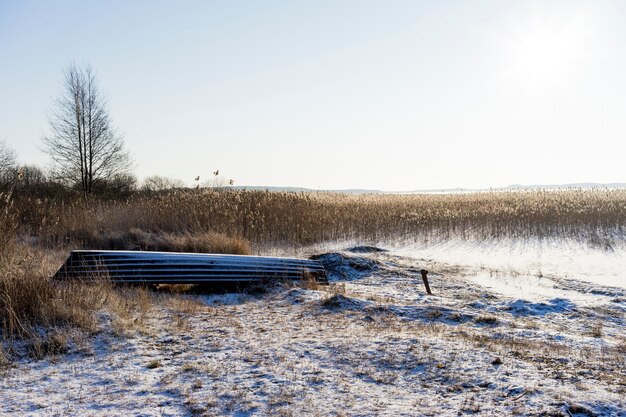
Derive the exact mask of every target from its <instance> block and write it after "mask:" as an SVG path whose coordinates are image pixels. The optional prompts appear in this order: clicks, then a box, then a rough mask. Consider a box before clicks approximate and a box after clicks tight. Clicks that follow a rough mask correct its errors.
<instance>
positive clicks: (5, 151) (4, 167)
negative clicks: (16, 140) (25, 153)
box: [0, 141, 15, 175]
mask: <svg viewBox="0 0 626 417" xmlns="http://www.w3.org/2000/svg"><path fill="white" fill-rule="evenodd" d="M14 166H15V151H14V150H13V149H12V148H11V147H9V145H7V144H6V143H5V142H4V141H3V142H0V175H5V174H6V173H7V172H9V171H11V169H12V168H13V167H14Z"/></svg>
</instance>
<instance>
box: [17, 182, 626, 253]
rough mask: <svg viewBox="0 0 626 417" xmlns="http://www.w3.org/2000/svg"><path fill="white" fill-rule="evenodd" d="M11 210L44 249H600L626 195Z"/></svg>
mask: <svg viewBox="0 0 626 417" xmlns="http://www.w3.org/2000/svg"><path fill="white" fill-rule="evenodd" d="M14 208H15V209H16V210H17V212H18V213H19V214H18V216H19V219H20V220H19V223H20V225H19V229H20V233H21V234H22V235H23V236H30V237H31V239H32V240H33V241H35V242H37V243H38V244H39V245H41V246H44V247H58V246H59V245H63V246H69V247H94V246H97V247H107V246H110V247H117V246H120V245H122V246H123V245H125V244H127V243H128V242H125V240H126V239H131V240H132V239H133V236H131V235H133V234H134V235H136V236H135V238H137V235H140V234H142V233H150V234H157V235H163V234H173V235H180V236H183V235H187V236H199V235H204V234H206V233H214V234H215V233H217V234H222V235H225V236H228V237H233V238H239V239H244V240H247V241H249V242H250V243H251V244H252V245H253V246H254V247H267V246H275V245H279V246H284V245H287V246H301V245H309V244H314V243H321V242H326V241H344V240H359V241H364V242H379V241H385V240H397V239H410V240H413V239H415V240H417V241H424V240H428V239H439V238H442V239H447V238H467V239H483V238H501V237H511V238H525V237H549V236H552V237H570V238H576V239H580V240H583V241H587V242H589V243H591V244H594V243H596V241H597V240H598V239H607V238H608V239H611V238H614V237H619V236H621V235H622V232H623V231H624V227H625V226H626V190H610V189H592V190H579V189H571V190H564V191H512V192H481V193H468V194H406V195H397V194H364V195H346V194H337V193H291V192H265V191H236V190H213V189H201V190H178V191H168V192H163V193H159V194H146V193H136V194H133V195H132V196H130V197H128V198H125V199H116V200H102V199H89V200H84V199H82V198H80V197H66V198H50V197H47V198H34V197H31V196H28V195H22V196H20V197H18V198H16V200H15V201H14ZM130 231H132V232H133V233H130V235H129V232H130ZM131 243H132V242H131Z"/></svg>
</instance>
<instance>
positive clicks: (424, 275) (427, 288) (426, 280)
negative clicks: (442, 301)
mask: <svg viewBox="0 0 626 417" xmlns="http://www.w3.org/2000/svg"><path fill="white" fill-rule="evenodd" d="M420 273H421V274H422V281H424V287H426V294H428V295H433V293H432V292H430V285H428V277H427V275H428V271H427V270H425V269H422V270H421V271H420Z"/></svg>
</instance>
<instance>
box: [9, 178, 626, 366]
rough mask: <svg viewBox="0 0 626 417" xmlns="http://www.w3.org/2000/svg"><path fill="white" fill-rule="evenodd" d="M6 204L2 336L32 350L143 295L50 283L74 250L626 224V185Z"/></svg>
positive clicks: (598, 238) (372, 239)
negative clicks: (27, 341)
mask: <svg viewBox="0 0 626 417" xmlns="http://www.w3.org/2000/svg"><path fill="white" fill-rule="evenodd" d="M1 201H2V207H1V210H0V216H1V217H0V219H1V221H0V318H1V321H2V322H1V323H0V326H1V327H0V329H1V331H2V338H3V339H15V338H18V339H20V338H31V339H32V338H34V339H35V340H36V341H37V343H35V344H34V345H33V346H35V347H34V348H33V349H34V351H35V352H40V351H42V350H43V351H45V350H46V349H56V348H57V347H56V346H57V345H58V344H59V343H60V342H59V341H58V340H57V341H56V342H55V341H54V339H50V337H51V336H50V335H49V334H48V335H46V336H45V338H43V336H42V337H39V336H38V334H39V333H38V331H37V330H36V329H37V326H43V327H45V328H63V327H68V326H69V327H79V328H83V329H93V327H94V319H93V317H92V314H91V313H92V312H93V311H94V310H97V309H98V308H100V306H102V305H108V306H117V307H116V308H118V309H120V311H124V309H132V308H135V307H136V306H135V307H133V305H135V304H136V300H137V299H145V294H144V296H141V297H138V296H137V293H136V291H140V290H137V289H130V290H129V291H131V294H130V295H128V293H125V292H119V291H110V289H107V288H93V287H86V286H81V285H78V284H76V285H74V286H73V287H72V288H71V289H68V288H66V287H59V286H56V285H51V284H50V283H49V281H48V277H49V276H50V275H51V274H52V273H53V272H54V270H55V268H57V267H58V265H59V264H60V262H61V261H62V259H63V257H64V256H66V254H67V250H69V249H75V248H110V249H147V250H172V251H203V252H221V253H238V254H247V253H253V252H260V251H263V250H264V249H268V248H272V247H294V248H297V247H303V246H306V245H309V244H315V243H323V242H335V241H349V240H350V241H357V242H359V243H376V242H384V241H397V240H403V239H405V240H415V241H422V242H424V241H429V240H438V239H448V238H465V239H489V238H496V239H497V238H503V237H511V238H528V237H554V236H556V237H565V238H574V239H577V240H580V241H583V242H587V243H589V244H591V245H605V246H607V245H608V246H609V247H610V245H611V244H612V243H613V242H614V241H615V240H620V239H621V240H623V236H624V231H625V229H626V190H608V189H594V190H566V191H519V192H483V193H469V194H412V195H392V194H385V195H380V194H376V195H374V194H370V195H345V194H336V193H289V192H264V191H237V190H228V189H220V190H214V189H200V190H188V189H187V190H174V191H167V192H161V193H144V192H135V193H132V194H130V195H129V196H127V197H124V198H121V197H117V198H112V199H111V198H109V199H104V198H97V197H94V198H88V199H85V198H84V197H82V196H81V195H74V194H68V193H60V194H59V195H56V196H54V195H50V193H48V194H47V195H44V196H37V193H29V192H25V191H22V192H18V193H15V194H11V193H5V194H3V196H2V200H1ZM133 291H134V292H133ZM142 297H143V298H142ZM130 300H133V301H132V302H131V301H130ZM133 303H135V304H133ZM119 316H120V317H124V315H123V314H120V315H119ZM53 335H54V333H53ZM55 337H57V338H58V336H55ZM51 340H52V341H51ZM0 353H1V352H0ZM38 355H39V353H38Z"/></svg>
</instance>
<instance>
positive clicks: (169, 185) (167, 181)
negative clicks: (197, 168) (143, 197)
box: [141, 175, 185, 191]
mask: <svg viewBox="0 0 626 417" xmlns="http://www.w3.org/2000/svg"><path fill="white" fill-rule="evenodd" d="M184 187H185V183H184V182H183V181H182V180H179V179H178V178H167V177H162V176H159V175H153V176H151V177H147V178H146V179H144V180H143V186H142V187H141V188H142V189H143V190H145V191H163V190H171V189H173V188H184Z"/></svg>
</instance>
